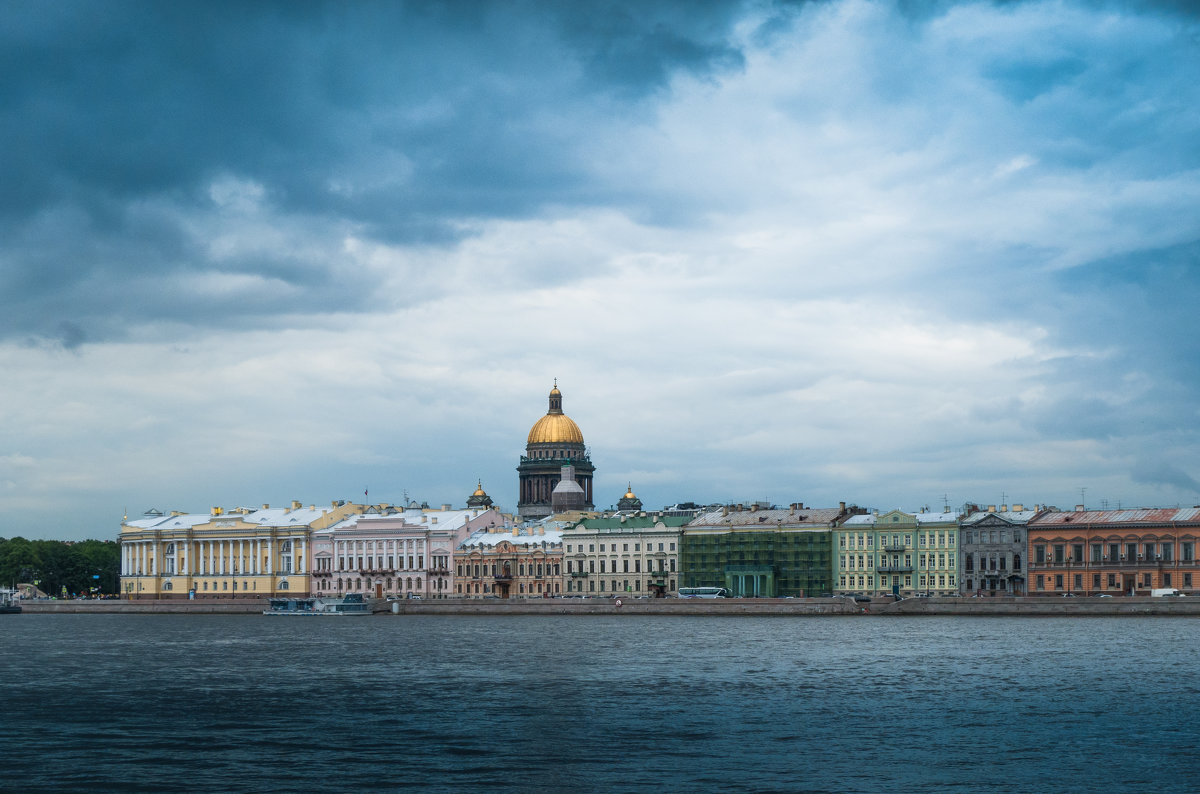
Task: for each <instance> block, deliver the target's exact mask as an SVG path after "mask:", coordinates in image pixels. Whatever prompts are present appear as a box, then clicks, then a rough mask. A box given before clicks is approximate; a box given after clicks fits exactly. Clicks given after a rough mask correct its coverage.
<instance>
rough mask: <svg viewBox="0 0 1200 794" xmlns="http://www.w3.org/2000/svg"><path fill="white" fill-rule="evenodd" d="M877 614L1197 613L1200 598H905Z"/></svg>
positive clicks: (876, 608)
mask: <svg viewBox="0 0 1200 794" xmlns="http://www.w3.org/2000/svg"><path fill="white" fill-rule="evenodd" d="M871 613H872V614H876V615H1018V616H1029V617H1037V616H1043V617H1066V616H1079V617H1086V616H1089V615H1090V616H1103V617H1112V616H1114V615H1182V616H1200V598H1151V597H1149V596H1141V597H1135V598H1130V597H1125V596H1117V597H1114V598H1062V597H1061V596H1060V597H1054V596H1042V597H1028V598H906V599H904V600H903V601H898V602H896V603H892V604H886V605H884V604H881V605H879V606H874V605H873V606H872V609H871Z"/></svg>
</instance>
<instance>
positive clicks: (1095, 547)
mask: <svg viewBox="0 0 1200 794" xmlns="http://www.w3.org/2000/svg"><path fill="white" fill-rule="evenodd" d="M1101 551H1103V547H1102V546H1100V544H1098V543H1093V544H1092V562H1093V563H1098V562H1100V558H1101V557H1102V556H1103V555H1102V554H1101Z"/></svg>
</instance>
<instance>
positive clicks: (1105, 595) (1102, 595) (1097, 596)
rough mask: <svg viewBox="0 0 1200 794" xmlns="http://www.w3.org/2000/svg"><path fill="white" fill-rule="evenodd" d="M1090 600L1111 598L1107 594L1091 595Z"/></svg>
mask: <svg viewBox="0 0 1200 794" xmlns="http://www.w3.org/2000/svg"><path fill="white" fill-rule="evenodd" d="M1092 598H1112V596H1111V595H1109V594H1108V593H1093V594H1092Z"/></svg>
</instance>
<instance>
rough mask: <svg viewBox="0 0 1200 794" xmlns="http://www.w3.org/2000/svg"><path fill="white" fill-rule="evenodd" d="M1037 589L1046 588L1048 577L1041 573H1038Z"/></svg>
mask: <svg viewBox="0 0 1200 794" xmlns="http://www.w3.org/2000/svg"><path fill="white" fill-rule="evenodd" d="M1037 589H1038V590H1045V589H1046V577H1045V576H1043V575H1042V574H1040V573H1039V574H1038V578H1037Z"/></svg>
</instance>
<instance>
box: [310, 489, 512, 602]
mask: <svg viewBox="0 0 1200 794" xmlns="http://www.w3.org/2000/svg"><path fill="white" fill-rule="evenodd" d="M480 490H482V489H480ZM502 521H503V517H502V516H501V515H500V513H499V512H498V511H496V510H492V509H484V508H480V507H473V508H467V509H465V510H454V509H449V505H443V508H442V509H441V510H434V509H429V508H420V507H417V506H416V505H412V506H410V507H408V508H406V509H404V510H402V511H394V510H393V511H386V510H385V511H381V512H378V513H375V512H367V513H364V514H363V515H360V516H354V517H352V518H348V519H346V520H345V521H342V522H339V523H338V524H335V525H334V526H332V527H329V528H328V529H325V530H321V531H317V532H314V533H313V537H312V550H313V560H312V566H311V569H312V579H313V585H312V586H313V590H314V592H316V593H317V594H318V595H335V596H341V595H344V594H346V593H361V594H362V595H364V596H366V597H368V598H385V597H409V598H411V597H414V596H419V597H421V598H449V597H451V596H452V595H453V594H454V581H453V574H454V571H453V568H454V566H453V565H452V561H453V558H454V549H455V548H456V547H457V546H458V544H459V543H461V542H462V541H463V540H464V539H465V538H466V537H467V535H468V534H470V532H471V531H472V529H473V527H478V526H481V525H486V524H487V523H489V522H491V523H493V524H494V523H496V522H502Z"/></svg>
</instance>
